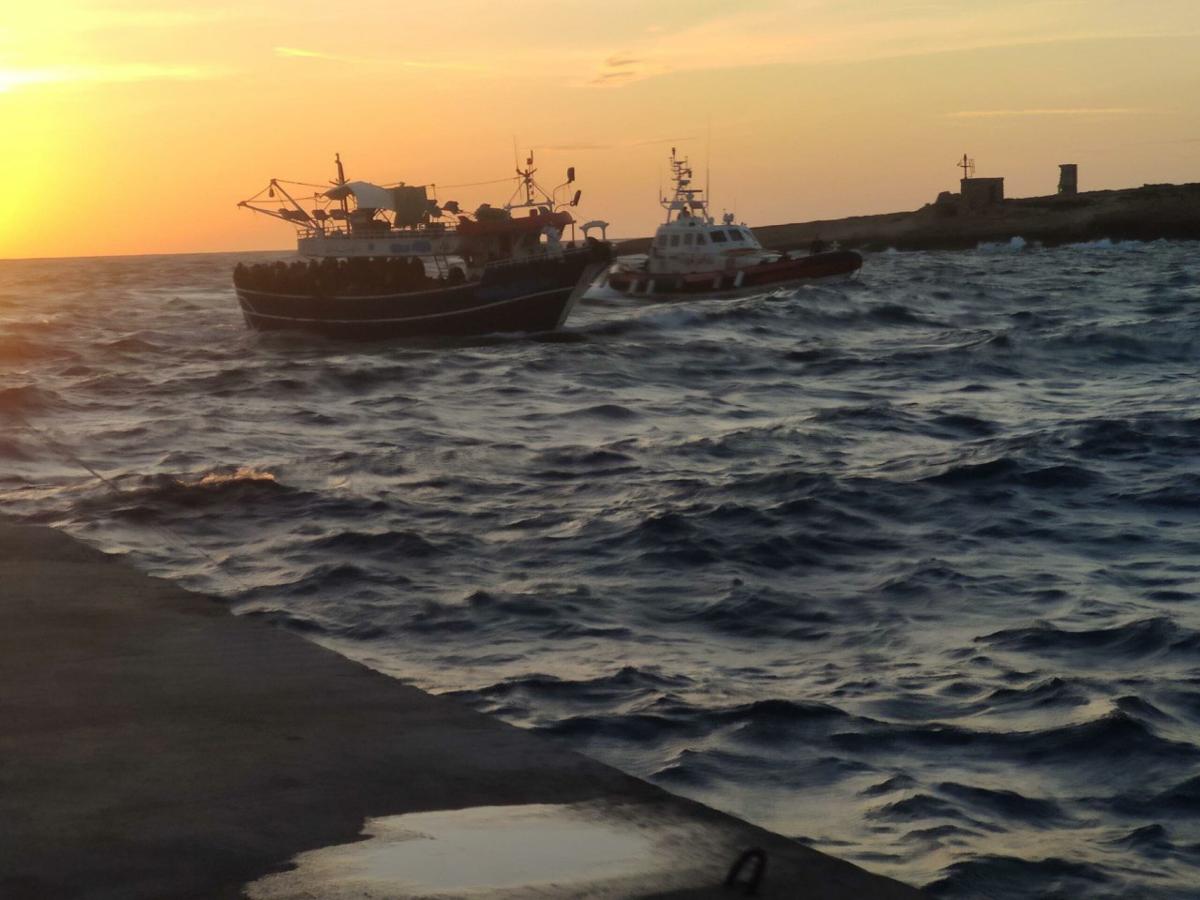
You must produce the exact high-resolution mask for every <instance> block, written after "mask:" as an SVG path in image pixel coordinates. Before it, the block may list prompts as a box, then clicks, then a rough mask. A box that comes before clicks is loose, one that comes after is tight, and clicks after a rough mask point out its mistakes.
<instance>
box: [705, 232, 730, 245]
mask: <svg viewBox="0 0 1200 900" xmlns="http://www.w3.org/2000/svg"><path fill="white" fill-rule="evenodd" d="M708 236H709V237H710V238H712V241H713V243H714V244H723V243H725V240H726V239H725V232H723V231H710V232H709V233H708Z"/></svg>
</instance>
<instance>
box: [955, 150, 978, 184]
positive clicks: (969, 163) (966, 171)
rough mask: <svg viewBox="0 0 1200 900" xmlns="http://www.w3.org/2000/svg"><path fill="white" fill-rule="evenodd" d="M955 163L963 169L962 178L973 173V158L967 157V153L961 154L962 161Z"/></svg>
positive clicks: (969, 176)
mask: <svg viewBox="0 0 1200 900" xmlns="http://www.w3.org/2000/svg"><path fill="white" fill-rule="evenodd" d="M957 165H958V167H959V168H960V169H962V170H963V179H964V180H965V179H967V178H971V177H973V176H974V175H975V160H973V159H970V158H968V157H967V154H965V153H964V154H963V158H962V162H960V163H958V164H957Z"/></svg>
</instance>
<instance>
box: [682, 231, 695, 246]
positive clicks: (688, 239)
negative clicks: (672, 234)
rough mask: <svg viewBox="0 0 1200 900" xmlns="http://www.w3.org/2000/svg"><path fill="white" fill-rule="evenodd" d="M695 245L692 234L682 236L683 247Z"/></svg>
mask: <svg viewBox="0 0 1200 900" xmlns="http://www.w3.org/2000/svg"><path fill="white" fill-rule="evenodd" d="M695 243H696V236H695V235H694V234H691V233H688V234H685V235H684V236H683V245H684V246H685V247H690V246H692V245H693V244H695Z"/></svg>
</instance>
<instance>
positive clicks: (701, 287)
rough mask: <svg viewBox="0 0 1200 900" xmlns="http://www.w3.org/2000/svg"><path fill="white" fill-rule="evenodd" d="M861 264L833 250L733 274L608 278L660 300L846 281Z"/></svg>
mask: <svg viewBox="0 0 1200 900" xmlns="http://www.w3.org/2000/svg"><path fill="white" fill-rule="evenodd" d="M862 264H863V260H862V257H861V256H860V255H859V254H857V253H855V252H853V251H851V250H833V251H829V252H826V253H813V254H810V255H809V256H801V257H798V258H796V259H784V260H779V261H777V262H769V263H763V264H761V265H757V266H749V267H747V268H744V269H737V270H736V271H732V272H697V273H687V274H667V275H664V274H651V273H649V272H642V271H634V270H628V269H616V270H615V271H613V272H611V273H610V274H609V276H608V286H609V287H611V288H613V289H615V290H618V291H622V292H624V293H627V294H631V295H636V296H645V297H649V298H655V299H659V300H670V299H677V298H685V297H689V296H695V295H705V296H712V295H713V294H745V293H747V292H749V291H753V290H762V289H764V288H772V287H783V286H786V285H788V284H796V283H803V282H806V281H820V280H824V279H829V278H845V277H847V276H850V275H853V274H854V273H856V272H857V271H858V270H859V269H861V268H862Z"/></svg>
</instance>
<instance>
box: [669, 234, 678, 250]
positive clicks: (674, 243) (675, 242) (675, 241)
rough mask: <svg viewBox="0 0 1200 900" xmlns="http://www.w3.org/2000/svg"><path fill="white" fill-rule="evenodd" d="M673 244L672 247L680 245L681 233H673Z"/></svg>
mask: <svg viewBox="0 0 1200 900" xmlns="http://www.w3.org/2000/svg"><path fill="white" fill-rule="evenodd" d="M671 246H672V247H678V246H679V235H677V234H673V235H671Z"/></svg>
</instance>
